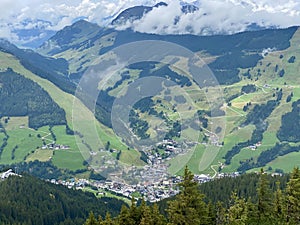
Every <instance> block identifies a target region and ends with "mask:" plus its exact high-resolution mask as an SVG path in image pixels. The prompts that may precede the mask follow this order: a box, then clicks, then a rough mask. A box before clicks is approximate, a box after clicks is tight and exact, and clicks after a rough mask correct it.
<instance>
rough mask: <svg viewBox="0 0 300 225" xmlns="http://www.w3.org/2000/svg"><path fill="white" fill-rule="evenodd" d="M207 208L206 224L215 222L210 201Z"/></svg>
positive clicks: (214, 213)
mask: <svg viewBox="0 0 300 225" xmlns="http://www.w3.org/2000/svg"><path fill="white" fill-rule="evenodd" d="M207 209H208V215H207V224H216V211H215V207H214V205H213V204H212V203H211V202H209V203H208V205H207Z"/></svg>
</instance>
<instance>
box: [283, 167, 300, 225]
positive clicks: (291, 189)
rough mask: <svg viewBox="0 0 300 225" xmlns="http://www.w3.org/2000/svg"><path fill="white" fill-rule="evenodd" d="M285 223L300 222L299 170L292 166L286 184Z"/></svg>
mask: <svg viewBox="0 0 300 225" xmlns="http://www.w3.org/2000/svg"><path fill="white" fill-rule="evenodd" d="M286 200H287V212H286V222H287V224H299V223H300V171H299V168H294V170H293V172H292V174H291V177H290V180H289V182H288V184H287V199H286Z"/></svg>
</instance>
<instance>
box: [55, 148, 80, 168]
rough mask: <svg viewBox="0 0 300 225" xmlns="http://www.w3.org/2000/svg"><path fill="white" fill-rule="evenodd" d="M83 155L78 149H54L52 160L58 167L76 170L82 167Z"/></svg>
mask: <svg viewBox="0 0 300 225" xmlns="http://www.w3.org/2000/svg"><path fill="white" fill-rule="evenodd" d="M83 160H84V159H83V157H82V155H81V153H80V152H79V151H72V150H55V153H54V154H53V157H52V162H53V164H54V165H56V166H57V167H59V168H63V169H69V170H78V169H84V168H85V166H84V165H83Z"/></svg>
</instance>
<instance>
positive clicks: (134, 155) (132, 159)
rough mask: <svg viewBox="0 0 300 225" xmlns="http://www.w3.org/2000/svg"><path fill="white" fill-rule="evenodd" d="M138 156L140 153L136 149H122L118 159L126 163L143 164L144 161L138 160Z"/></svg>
mask: <svg viewBox="0 0 300 225" xmlns="http://www.w3.org/2000/svg"><path fill="white" fill-rule="evenodd" d="M140 156H141V153H140V152H138V151H137V150H123V151H122V153H121V156H120V160H121V162H123V163H125V164H127V165H136V166H143V165H144V163H143V162H142V161H141V160H140Z"/></svg>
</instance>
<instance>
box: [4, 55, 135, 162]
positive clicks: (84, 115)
mask: <svg viewBox="0 0 300 225" xmlns="http://www.w3.org/2000/svg"><path fill="white" fill-rule="evenodd" d="M0 58H1V60H2V59H3V60H2V61H1V62H0V67H1V68H7V67H11V68H12V69H13V70H14V71H16V72H18V73H20V74H22V75H23V76H25V77H26V78H29V79H31V80H33V81H35V82H37V83H38V84H39V85H40V86H41V87H43V88H44V89H45V90H46V91H47V92H48V93H49V95H50V96H51V98H52V99H53V100H54V101H55V102H56V103H57V104H58V105H59V106H60V107H62V108H63V109H64V110H65V112H66V118H67V122H68V125H69V127H71V128H73V122H72V119H73V118H76V120H77V121H79V122H78V123H79V126H77V127H76V128H79V130H78V131H79V132H80V133H81V134H82V135H83V138H79V139H78V142H82V141H84V142H86V143H88V144H89V145H90V146H91V147H92V148H93V149H94V150H98V148H99V147H101V146H102V147H103V146H104V145H105V144H106V142H107V141H110V143H111V147H112V148H115V149H118V150H126V149H127V147H126V145H124V144H123V143H122V142H121V141H120V140H119V139H118V138H117V137H116V135H115V134H114V133H113V131H112V130H111V129H109V128H107V127H105V126H103V125H102V124H100V123H99V122H98V121H96V120H95V119H94V116H93V115H92V113H91V112H90V111H89V110H88V109H87V108H86V107H85V106H84V105H83V104H82V103H81V102H80V101H78V100H77V101H75V105H74V107H73V101H74V99H75V98H74V96H72V95H70V94H68V93H65V92H63V91H62V90H60V89H59V88H58V87H57V86H55V85H54V84H52V83H51V82H50V81H48V80H45V79H42V78H40V77H38V76H36V75H35V74H33V73H31V72H30V71H28V70H26V69H25V68H24V67H23V66H22V65H21V64H20V63H19V61H17V60H16V59H15V58H14V57H13V56H11V55H9V54H6V53H2V52H0ZM73 112H75V114H73ZM77 112H78V113H77ZM74 115H75V117H74ZM59 133H60V134H62V133H63V131H60V132H59ZM63 136H66V135H64V134H63ZM99 137H100V138H99ZM57 138H58V139H60V138H61V139H64V138H67V139H68V141H70V137H58V135H57ZM62 141H65V140H62ZM70 145H71V144H70ZM81 146H82V145H81ZM82 149H84V146H83V147H82ZM84 151H88V149H85V150H84ZM137 155H138V154H137ZM126 162H127V161H126Z"/></svg>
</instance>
